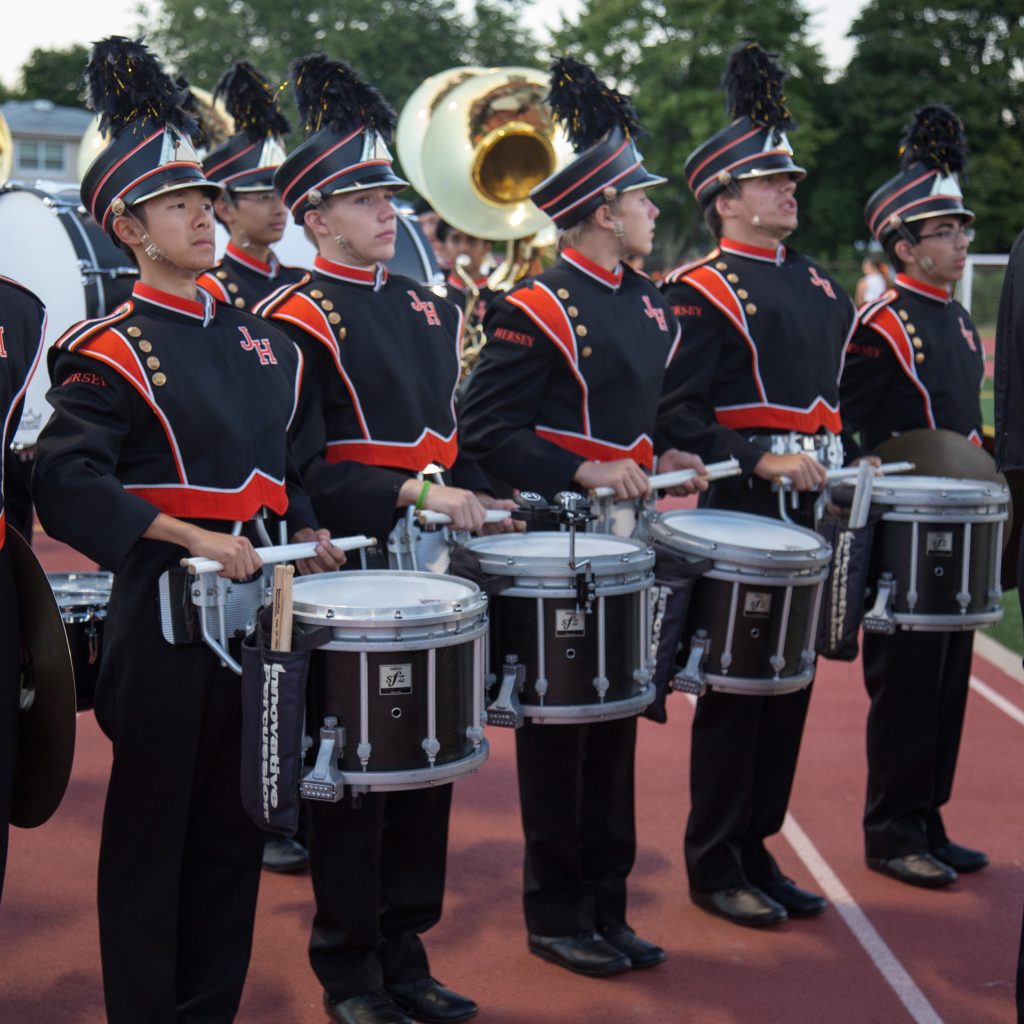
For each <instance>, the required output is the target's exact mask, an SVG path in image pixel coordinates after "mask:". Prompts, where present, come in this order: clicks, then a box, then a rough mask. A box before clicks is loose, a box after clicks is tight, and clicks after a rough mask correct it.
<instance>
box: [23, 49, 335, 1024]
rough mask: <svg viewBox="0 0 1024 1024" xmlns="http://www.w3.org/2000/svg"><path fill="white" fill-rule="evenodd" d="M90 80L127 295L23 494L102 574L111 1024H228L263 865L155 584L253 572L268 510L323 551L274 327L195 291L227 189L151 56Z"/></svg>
mask: <svg viewBox="0 0 1024 1024" xmlns="http://www.w3.org/2000/svg"><path fill="white" fill-rule="evenodd" d="M86 80H87V86H88V90H89V94H90V103H91V106H92V107H93V108H94V109H96V110H98V111H99V112H100V115H101V124H100V127H101V130H107V129H109V130H110V131H111V132H112V139H111V141H110V144H109V145H108V146H107V148H106V149H104V150H103V152H102V153H101V154H100V155H99V156H98V157H97V158H96V159H95V160H94V161H93V163H92V165H91V166H90V168H89V170H88V171H87V172H86V175H85V178H84V180H83V182H82V201H83V203H84V205H85V206H86V207H87V208H88V209H89V211H90V213H91V214H92V215H93V217H94V218H95V220H96V222H97V223H98V224H99V225H101V227H102V228H103V230H105V231H106V232H107V234H108V235H110V237H111V238H112V239H114V240H115V242H116V243H117V244H119V245H120V246H121V247H122V248H123V249H125V250H126V251H127V252H128V253H130V254H131V256H132V257H133V259H134V260H135V262H136V263H137V265H138V267H139V280H138V282H137V283H136V284H135V287H134V290H133V292H132V296H131V298H130V299H129V300H128V301H126V302H124V303H123V304H122V305H120V306H118V307H117V308H116V309H115V310H114V311H113V312H112V313H111V314H110V315H109V316H106V317H103V318H101V319H99V320H90V321H85V322H83V323H81V324H78V325H76V326H73V327H72V328H71V329H70V330H68V331H67V333H65V334H64V336H63V337H62V338H61V339H60V340H59V341H58V342H57V343H56V344H55V346H54V347H53V349H52V350H51V353H50V357H49V358H50V373H51V378H52V380H53V387H52V388H51V389H50V391H49V394H48V399H49V401H50V402H51V404H52V405H53V407H54V410H55V411H54V414H53V416H52V418H51V419H50V422H49V423H48V424H47V426H46V427H45V429H44V430H43V432H42V435H41V436H40V438H39V445H38V457H37V462H36V469H35V477H34V497H35V501H36V506H37V509H38V512H39V516H40V519H41V521H42V522H43V524H44V526H45V528H46V530H47V532H48V533H49V534H50V535H51V536H53V537H56V538H58V539H60V540H62V541H64V542H66V543H68V544H70V545H71V546H72V547H74V548H76V549H77V550H79V551H82V552H84V553H85V554H87V555H88V556H89V557H91V558H93V559H95V560H96V561H97V562H99V563H100V564H101V565H103V566H105V567H107V568H109V569H112V570H113V571H114V572H115V574H116V575H115V580H114V586H113V591H112V593H111V596H110V604H109V609H108V614H107V618H106V629H105V636H104V652H103V666H102V670H101V673H100V677H99V680H98V683H97V686H96V697H95V713H96V721H97V722H98V723H99V725H100V727H101V728H102V729H103V731H104V732H105V733H106V735H107V736H108V737H109V738H110V739H111V741H112V743H113V755H114V756H113V766H112V768H111V775H110V784H109V788H108V791H107V800H106V807H105V811H104V817H103V829H102V838H101V846H100V862H99V894H98V895H99V924H100V953H101V957H102V964H103V983H104V995H105V1000H106V1009H107V1019H108V1020H109V1021H111V1022H112V1024H139V1022H140V1021H146V1022H147V1024H163V1022H166V1024H175V1022H182V1021H196V1022H198V1021H203V1022H229V1021H231V1020H233V1019H234V1016H235V1013H236V1011H237V1008H238V1003H239V999H240V997H241V992H242V985H243V982H244V979H245V973H246V968H247V966H248V961H249V953H250V947H251V940H252V927H253V919H254V916H255V910H256V890H257V884H258V879H259V871H260V853H261V849H262V834H261V832H260V831H259V830H258V829H257V828H256V826H255V825H254V824H253V822H252V821H251V820H250V819H249V818H248V817H247V816H246V814H245V812H244V811H243V809H242V803H241V799H240V794H239V766H240V740H241V733H240V730H241V700H240V691H239V681H238V679H237V677H235V676H234V675H233V674H232V673H231V672H229V671H228V670H227V669H225V668H222V667H221V666H220V664H219V661H218V659H217V658H216V656H215V655H214V654H213V653H212V652H211V651H209V650H208V649H207V648H206V647H205V646H204V645H203V644H202V643H198V644H191V645H182V646H171V645H169V644H168V643H167V642H166V641H165V640H164V639H163V635H162V633H161V615H160V604H159V600H158V578H159V577H160V576H161V574H162V573H163V572H165V571H166V570H176V569H177V567H178V564H179V560H180V559H181V558H182V556H184V555H187V554H191V555H203V556H206V557H210V558H214V559H216V560H217V561H219V562H221V563H223V565H224V566H225V569H224V572H223V573H222V575H225V576H229V577H231V578H235V579H237V578H243V577H247V576H249V575H251V574H252V573H253V572H255V571H256V570H257V568H258V567H259V564H260V562H259V558H258V556H257V554H256V552H255V550H254V549H253V546H252V544H251V542H250V540H249V539H248V538H247V537H246V536H244V535H242V536H234V535H232V532H231V530H232V525H233V523H234V522H236V521H247V520H252V519H253V518H254V517H255V516H258V515H260V514H262V512H263V510H264V509H267V510H270V511H271V512H273V513H276V514H277V515H280V516H285V517H287V520H288V523H289V527H290V530H291V531H292V534H293V537H294V539H297V540H308V539H313V538H314V537H315V536H318V537H320V538H321V539H322V538H324V537H326V533H324V532H323V531H321V532H320V534H314V532H313V529H312V527H313V524H314V522H315V520H314V518H313V514H312V510H311V509H310V508H309V504H308V499H306V497H305V495H304V494H303V493H302V491H301V489H300V488H299V487H298V486H297V475H296V474H295V473H293V472H292V470H291V468H290V460H289V457H288V453H287V447H286V443H287V429H288V424H289V423H290V421H291V419H292V416H293V414H294V411H295V405H296V400H297V393H298V388H299V378H300V373H301V359H300V356H299V354H298V352H297V351H296V349H295V347H294V346H293V345H292V344H291V342H290V341H289V340H288V339H287V338H285V337H283V336H282V335H281V334H280V333H279V332H277V331H274V330H272V329H271V328H270V326H269V325H268V324H266V323H265V322H263V321H260V320H258V319H256V318H255V317H253V316H252V315H251V314H249V313H244V312H241V311H240V310H236V309H234V308H233V307H231V306H223V305H221V304H219V303H218V302H216V300H214V299H212V298H211V297H210V296H209V295H208V294H207V293H205V292H203V291H201V290H198V289H197V288H196V276H197V275H198V274H199V273H200V272H201V271H202V270H203V269H204V268H205V267H208V266H209V265H210V263H211V262H212V255H213V236H214V221H213V201H214V198H215V197H216V196H217V195H218V194H219V193H220V190H221V189H220V186H219V185H216V184H214V183H212V182H210V181H209V180H207V179H206V178H205V177H204V176H203V172H202V168H201V167H200V165H199V161H198V158H197V156H196V153H195V151H194V149H193V147H192V144H191V141H190V134H191V132H192V130H193V129H194V123H193V122H191V121H190V119H189V118H188V116H187V115H186V114H184V113H183V112H182V111H181V110H180V109H179V107H178V101H179V99H180V93H179V91H178V90H177V88H176V87H175V86H174V84H173V83H172V82H171V80H170V79H169V78H168V77H167V75H166V74H165V73H164V71H163V70H162V69H161V67H160V65H159V64H158V63H157V61H156V60H155V58H154V57H153V56H152V55H151V54H150V53H149V52H148V51H147V50H146V48H145V47H144V46H143V45H142V44H141V43H137V42H131V41H130V40H127V39H124V38H122V37H117V36H115V37H112V38H110V39H107V40H104V41H103V42H101V43H98V44H96V46H95V47H94V48H93V52H92V56H91V60H90V63H89V67H88V69H87V72H86ZM253 410H257V411H258V415H253ZM317 559H318V562H317V563H314V562H313V561H312V560H310V561H308V562H307V563H305V564H303V563H300V570H315V569H317V568H318V567H321V568H325V569H333V568H336V567H337V566H338V565H339V564H340V562H341V561H342V560H343V559H342V557H341V556H340V555H336V554H335V553H334V551H333V549H330V548H328V547H327V545H326V544H320V545H319V546H318V555H317Z"/></svg>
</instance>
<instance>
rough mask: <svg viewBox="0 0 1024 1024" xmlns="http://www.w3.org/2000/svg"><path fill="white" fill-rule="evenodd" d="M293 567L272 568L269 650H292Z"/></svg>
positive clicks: (277, 566) (280, 566) (279, 566)
mask: <svg viewBox="0 0 1024 1024" xmlns="http://www.w3.org/2000/svg"><path fill="white" fill-rule="evenodd" d="M294 574H295V566H293V565H275V566H274V604H273V613H272V616H273V617H272V619H271V626H270V649H271V650H272V651H290V650H291V649H292V576H294Z"/></svg>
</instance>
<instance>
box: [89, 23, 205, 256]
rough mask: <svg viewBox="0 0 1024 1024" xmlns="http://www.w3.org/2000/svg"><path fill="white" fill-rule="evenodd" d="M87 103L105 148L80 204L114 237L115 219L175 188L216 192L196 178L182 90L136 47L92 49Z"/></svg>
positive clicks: (193, 131)
mask: <svg viewBox="0 0 1024 1024" xmlns="http://www.w3.org/2000/svg"><path fill="white" fill-rule="evenodd" d="M85 87H86V97H87V101H88V105H89V107H90V109H92V110H94V111H95V112H96V113H97V114H99V117H100V123H99V130H100V131H101V132H103V133H109V134H110V135H111V139H110V143H109V144H108V145H107V146H106V148H105V149H104V150H103V151H102V152H101V153H100V154H99V156H97V157H96V159H95V160H93V162H92V163H91V164H90V165H89V169H88V170H87V171H86V172H85V177H84V178H83V179H82V189H81V195H82V204H83V205H84V206H85V207H86V208H87V209H88V211H89V212H90V213H91V214H92V216H93V219H94V220H95V221H96V223H97V224H99V225H100V227H102V228H103V230H104V231H105V232H106V233H107V234H108V235H110V236H111V237H114V235H113V227H112V226H113V222H114V218H116V217H119V216H120V215H121V214H123V213H125V212H126V211H127V210H128V209H129V208H130V207H132V206H136V205H138V204H139V203H142V202H145V201H146V200H147V199H153V198H155V197H156V196H159V195H163V194H164V193H165V192H173V191H175V190H177V189H182V188H196V187H204V186H205V187H206V188H207V189H209V191H210V192H211V193H213V194H214V195H219V194H220V192H221V191H222V189H221V186H220V185H218V184H216V183H215V182H212V181H210V180H209V179H208V178H206V176H205V175H204V174H203V168H202V167H201V166H200V164H199V157H198V155H197V154H196V150H195V145H194V140H195V138H196V136H197V134H198V126H197V124H196V122H195V120H194V119H193V118H192V116H191V115H190V114H188V113H187V112H186V111H184V110H183V109H182V107H181V103H182V101H183V100H184V98H185V97H184V94H183V91H182V90H181V89H180V88H179V87H178V86H177V85H175V83H174V82H173V81H172V80H171V78H170V76H169V75H168V74H167V72H166V71H164V69H163V68H162V67H161V65H160V62H159V61H158V60H157V59H156V57H154V56H153V54H152V53H150V52H149V50H148V49H147V48H146V47H145V45H144V44H143V43H142V42H141V41H133V40H131V39H127V38H125V37H124V36H110V37H109V38H107V39H103V40H101V41H100V42H98V43H95V44H94V45H93V48H92V53H91V55H90V57H89V63H88V65H87V66H86V69H85Z"/></svg>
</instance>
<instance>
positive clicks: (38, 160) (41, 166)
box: [18, 139, 65, 171]
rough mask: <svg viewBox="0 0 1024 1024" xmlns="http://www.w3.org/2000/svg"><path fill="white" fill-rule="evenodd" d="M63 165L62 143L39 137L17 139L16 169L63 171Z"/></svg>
mask: <svg viewBox="0 0 1024 1024" xmlns="http://www.w3.org/2000/svg"><path fill="white" fill-rule="evenodd" d="M64 166H65V164H64V144H63V143H61V142H45V141H43V140H41V139H20V140H19V141H18V170H21V171H63V170H64Z"/></svg>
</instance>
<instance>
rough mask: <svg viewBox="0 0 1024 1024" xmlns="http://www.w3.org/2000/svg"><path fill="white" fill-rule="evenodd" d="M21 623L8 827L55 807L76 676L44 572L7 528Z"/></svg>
mask: <svg viewBox="0 0 1024 1024" xmlns="http://www.w3.org/2000/svg"><path fill="white" fill-rule="evenodd" d="M7 546H8V547H9V549H10V554H11V567H12V569H13V571H14V585H15V589H16V590H17V592H18V615H19V619H20V624H21V645H22V678H21V698H22V700H21V710H20V711H19V713H18V721H17V728H16V732H15V751H14V780H13V789H12V794H11V824H12V825H17V826H18V827H19V828H36V827H37V826H39V825H42V824H43V822H45V821H47V820H48V819H49V818H50V817H51V816H52V815H53V813H54V811H56V810H57V808H58V807H59V806H60V802H61V800H62V799H63V797H64V791H65V790H66V789H67V785H68V779H69V778H70V777H71V762H72V760H73V759H74V754H75V677H74V670H73V668H72V664H71V652H70V650H69V649H68V638H67V633H65V631H64V622H63V621H62V619H61V617H60V610H59V609H58V607H57V602H56V601H55V600H54V597H53V591H52V590H51V589H50V584H49V582H48V581H47V579H46V573H45V572H43V568H42V566H41V565H40V564H39V562H38V560H37V559H36V556H35V554H34V553H33V551H32V548H31V547H29V544H28V542H27V541H26V540H25V539H24V538H23V537H22V536H21V534H20V533H18V531H17V530H14V529H12V528H11V527H8V528H7Z"/></svg>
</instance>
